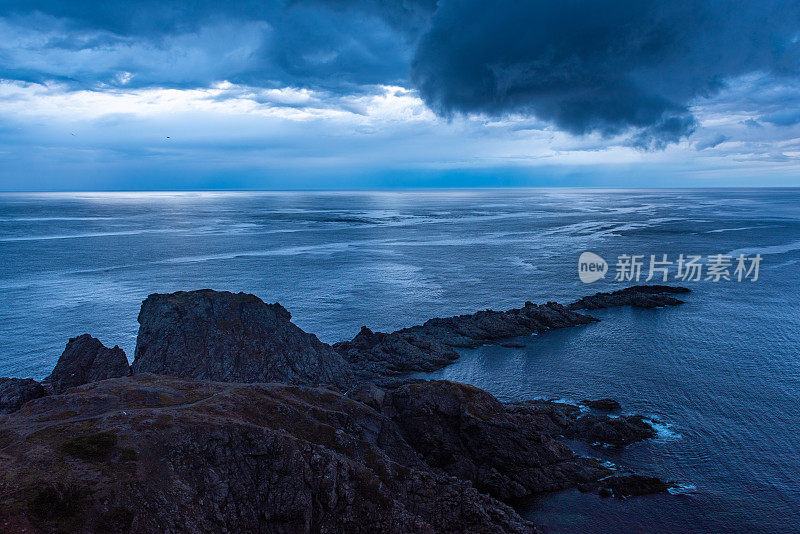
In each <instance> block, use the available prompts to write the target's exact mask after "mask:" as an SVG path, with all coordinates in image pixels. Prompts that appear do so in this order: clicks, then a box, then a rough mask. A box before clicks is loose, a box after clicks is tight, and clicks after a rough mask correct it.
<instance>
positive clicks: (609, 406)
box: [581, 399, 622, 412]
mask: <svg viewBox="0 0 800 534" xmlns="http://www.w3.org/2000/svg"><path fill="white" fill-rule="evenodd" d="M581 404H583V405H584V406H588V407H589V408H591V409H593V410H600V411H603V412H613V411H614V410H619V409H620V408H622V406H620V404H619V402H617V401H615V400H614V399H595V400H582V401H581Z"/></svg>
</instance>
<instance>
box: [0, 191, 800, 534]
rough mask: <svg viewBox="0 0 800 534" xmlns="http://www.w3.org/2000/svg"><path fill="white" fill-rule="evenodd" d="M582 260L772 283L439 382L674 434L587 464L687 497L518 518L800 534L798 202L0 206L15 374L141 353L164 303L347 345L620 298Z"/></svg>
mask: <svg viewBox="0 0 800 534" xmlns="http://www.w3.org/2000/svg"><path fill="white" fill-rule="evenodd" d="M585 250H591V251H593V252H596V253H598V254H599V255H601V256H603V257H604V258H606V259H607V260H608V261H609V262H610V263H612V271H613V263H614V262H615V261H616V259H617V256H618V255H620V254H642V255H645V257H646V258H649V255H650V254H656V255H659V256H660V255H662V254H667V255H668V259H673V260H674V259H677V256H678V255H679V254H681V253H683V254H685V255H689V254H699V255H702V256H708V255H711V254H718V253H722V254H728V253H733V255H734V256H737V255H738V254H739V253H743V254H745V255H754V254H756V253H760V254H761V255H762V257H763V260H762V263H761V269H760V273H759V280H758V281H756V282H750V281H743V282H736V281H730V282H725V281H720V282H716V283H715V282H713V281H704V280H701V281H698V282H690V283H686V284H684V285H688V286H689V287H691V288H692V289H693V290H694V293H692V294H691V295H689V296H688V297H687V299H686V300H687V303H686V304H685V305H683V306H680V307H677V308H669V309H659V310H646V311H643V310H633V309H618V310H604V311H601V312H596V315H597V316H598V317H600V318H601V319H602V322H601V323H598V324H594V325H591V326H587V327H579V328H574V329H568V330H560V331H553V332H549V333H545V334H542V335H540V336H534V337H530V338H526V339H524V340H521V341H522V342H523V343H524V344H525V348H518V349H509V348H500V347H483V348H479V349H475V350H469V351H464V353H463V356H462V358H461V360H459V361H458V362H457V363H455V364H454V365H452V366H450V367H448V368H446V369H444V370H441V371H439V372H436V373H433V374H432V376H434V377H443V378H448V379H453V380H459V381H465V382H470V383H473V384H475V385H478V386H480V387H482V388H485V389H487V390H489V391H491V392H492V393H494V394H495V395H497V396H498V397H500V398H502V399H515V400H516V399H525V398H533V397H545V398H563V399H571V400H576V399H581V398H585V397H600V396H610V397H614V398H616V399H619V400H620V401H621V402H622V403H623V405H624V408H625V409H626V410H628V411H632V412H640V413H644V414H648V415H650V416H651V417H653V418H655V419H657V420H658V421H660V422H661V435H660V437H659V439H657V440H653V441H649V442H646V443H642V444H638V445H635V446H632V447H630V448H627V449H625V450H622V451H609V450H597V449H592V448H588V447H587V448H585V449H583V452H585V453H586V454H590V455H593V456H598V457H602V458H605V459H608V460H610V461H612V462H614V463H615V464H618V465H621V466H625V467H629V468H634V469H637V470H639V471H641V472H646V473H652V474H656V475H659V476H662V477H665V478H668V479H671V480H675V481H677V482H679V483H680V484H682V488H683V489H682V491H681V492H680V494H677V495H662V496H652V497H641V498H635V499H630V500H626V501H617V500H602V499H600V498H599V497H596V496H593V495H582V494H580V493H578V492H577V491H567V492H562V493H558V494H555V495H552V496H546V497H543V498H539V499H536V500H532V501H530V502H527V503H523V504H521V505H520V506H521V508H520V509H521V511H522V512H523V513H524V514H525V515H526V516H527V517H530V518H532V519H533V520H534V521H536V522H537V523H538V524H540V525H542V527H543V528H544V529H545V530H546V531H549V532H664V531H670V532H740V531H749V532H791V531H795V532H796V531H800V302H799V301H798V288H800V269H798V267H800V191H799V190H707V191H706V190H686V191H647V190H641V191H622V190H540V189H536V190H503V191H446V192H364V193H359V192H356V193H354V192H347V193H344V192H342V193H186V194H173V193H162V194H138V193H136V194H133V193H130V194H129V193H124V194H123V193H120V194H111V193H108V194H101V193H80V194H45V195H0V258H2V261H1V262H0V376H1V375H11V376H32V377H34V378H42V377H44V376H45V375H47V374H48V373H49V371H50V370H51V369H52V367H53V365H54V364H55V362H56V360H57V358H58V356H59V354H60V352H61V351H62V350H63V347H64V345H65V343H66V341H67V339H68V338H69V337H72V336H75V335H78V334H81V333H83V332H89V333H92V334H94V335H95V336H97V337H99V338H100V339H101V340H102V341H103V342H104V343H106V344H107V345H114V344H119V345H120V346H122V347H123V348H124V349H125V350H126V352H127V353H128V354H129V356H132V353H133V348H134V345H135V338H136V332H137V322H136V315H137V313H138V309H139V305H140V303H141V301H142V299H144V298H145V297H146V296H147V295H148V294H149V293H152V292H167V291H175V290H179V289H196V288H203V287H210V288H215V289H228V290H233V291H240V290H241V291H247V292H251V293H255V294H257V295H259V296H260V297H262V298H263V299H264V300H266V301H269V302H272V301H279V302H281V303H282V304H284V305H285V306H286V307H287V308H288V309H289V310H290V311H291V312H292V313H293V314H294V320H295V321H296V322H297V324H299V325H300V326H301V327H302V328H304V329H306V330H308V331H311V332H315V333H317V334H318V335H319V336H320V338H321V339H323V340H324V341H328V342H334V341H337V340H341V339H345V338H350V337H352V336H353V335H354V334H355V333H356V332H357V331H358V328H359V327H360V326H361V325H362V324H366V325H369V326H370V327H372V328H373V329H376V330H393V329H396V328H400V327H403V326H409V325H412V324H416V323H419V322H422V321H424V320H425V319H427V318H429V317H433V316H442V315H452V314H455V313H465V312H472V311H475V310H478V309H483V308H494V309H505V308H510V307H516V306H519V305H521V304H522V303H523V302H524V301H525V300H531V301H534V302H543V301H547V300H558V301H562V302H567V301H569V300H571V299H574V298H577V297H579V296H582V295H585V294H590V293H593V292H595V291H600V290H608V289H614V288H619V287H622V286H623V284H621V283H617V282H614V281H613V280H609V279H607V280H605V281H599V282H595V283H594V284H591V285H585V284H583V283H582V282H580V281H579V279H578V275H577V259H578V256H579V255H580V253H581V252H583V251H585ZM646 268H647V265H645V274H646ZM612 277H613V272H612V273H611V274H610V276H609V278H612Z"/></svg>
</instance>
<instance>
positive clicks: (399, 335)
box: [333, 302, 597, 378]
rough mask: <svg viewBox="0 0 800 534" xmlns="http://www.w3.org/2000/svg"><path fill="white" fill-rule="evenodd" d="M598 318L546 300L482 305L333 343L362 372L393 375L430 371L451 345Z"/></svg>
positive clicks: (448, 357) (446, 360)
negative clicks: (473, 310)
mask: <svg viewBox="0 0 800 534" xmlns="http://www.w3.org/2000/svg"><path fill="white" fill-rule="evenodd" d="M595 321H597V319H595V318H594V317H589V316H588V315H582V314H580V313H576V312H574V311H570V310H568V309H567V308H565V307H564V306H562V305H560V304H558V303H555V302H548V303H547V304H543V305H541V306H540V305H536V304H533V303H531V302H526V303H525V306H523V307H522V308H518V309H512V310H508V311H504V312H501V311H493V310H485V311H480V312H477V313H473V314H469V315H457V316H454V317H447V318H436V319H430V320H428V321H426V322H425V323H424V324H422V325H419V326H412V327H410V328H403V329H402V330H397V331H395V332H392V333H383V332H372V331H371V330H369V329H368V328H366V327H363V328H362V329H361V332H359V333H358V334H357V335H356V337H354V338H353V339H352V340H351V341H343V342H340V343H336V344H334V345H333V348H334V350H336V351H337V352H338V353H339V354H341V355H342V356H343V357H344V358H345V359H347V361H348V362H350V364H351V365H352V366H353V368H354V371H355V372H356V373H357V374H358V375H360V376H364V377H373V378H374V377H378V376H386V375H393V374H397V373H400V372H404V371H432V370H435V369H440V368H442V367H444V366H446V365H448V364H450V363H452V362H453V361H454V360H456V359H457V358H458V353H457V352H456V351H455V349H456V348H464V347H477V346H480V345H484V344H486V343H496V342H498V341H499V340H502V339H507V338H511V337H517V336H528V335H531V334H533V333H538V332H543V331H545V330H548V329H550V328H565V327H569V326H577V325H582V324H589V323H592V322H595Z"/></svg>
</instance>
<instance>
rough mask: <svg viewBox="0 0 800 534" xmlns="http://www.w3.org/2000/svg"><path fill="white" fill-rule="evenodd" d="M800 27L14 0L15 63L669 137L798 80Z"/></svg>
mask: <svg viewBox="0 0 800 534" xmlns="http://www.w3.org/2000/svg"><path fill="white" fill-rule="evenodd" d="M798 35H800V0H762V1H759V2H753V1H752V0H684V1H679V2H676V1H674V0H672V1H667V0H637V1H633V0H560V1H552V0H531V1H527V2H519V1H513V0H495V1H492V2H487V1H484V0H439V1H438V2H437V1H436V0H396V1H391V0H262V1H230V2H218V1H212V0H194V1H192V2H186V1H183V0H181V1H179V0H140V1H137V2H131V1H122V0H104V1H100V0H81V1H79V0H6V1H5V2H3V3H2V7H0V78H6V79H13V80H24V81H33V82H44V81H49V80H56V81H59V82H62V83H66V84H67V86H69V87H73V88H92V89H100V90H103V88H111V89H114V88H118V87H132V88H136V87H151V86H156V87H179V88H186V87H208V86H210V85H212V84H214V83H216V82H219V81H221V80H228V81H231V82H233V83H237V84H244V85H247V86H250V87H260V88H279V87H285V86H294V87H309V88H314V89H321V90H323V91H325V92H326V94H330V95H332V98H336V97H337V95H339V96H341V95H345V94H352V93H358V92H368V91H371V90H372V89H371V86H374V85H375V84H396V85H405V86H407V87H408V86H413V87H415V88H417V89H418V90H419V93H420V95H421V96H422V98H423V99H424V101H425V102H426V104H427V105H428V106H429V107H430V108H431V109H433V110H434V111H435V112H437V113H438V114H440V115H442V116H445V117H450V116H453V115H457V114H471V113H481V114H486V115H489V116H501V117H502V116H505V115H509V114H514V115H515V116H519V115H525V116H528V117H535V118H537V119H540V120H544V121H547V122H549V123H551V124H554V125H555V126H556V127H557V128H559V129H562V130H564V131H567V132H570V133H573V134H586V133H591V132H599V133H600V134H603V135H619V134H626V135H628V136H629V141H628V143H629V144H633V145H635V146H638V147H642V148H663V147H664V146H666V145H667V144H669V143H673V142H676V141H679V140H680V139H681V138H683V137H685V136H687V135H689V134H690V133H691V132H692V131H693V130H694V129H695V128H696V126H697V120H696V118H695V117H694V115H693V113H692V110H691V108H692V104H693V102H694V101H695V100H696V99H697V98H699V97H704V96H708V95H713V94H715V93H716V92H717V91H719V90H720V89H722V88H725V86H726V83H728V81H729V80H731V79H735V78H736V77H739V76H742V75H745V74H747V73H752V72H758V73H761V74H762V75H764V76H766V77H767V78H768V79H775V80H781V82H780V83H784V84H786V83H789V84H795V83H797V80H798V74H799V69H800V42H799V39H798ZM767 78H765V79H767ZM761 115H763V116H761V120H763V121H765V122H769V123H772V124H785V125H791V124H794V123H795V122H797V121H798V119H796V117H798V114H797V112H796V111H783V110H774V109H770V110H769V111H765V112H764V113H763V114H761Z"/></svg>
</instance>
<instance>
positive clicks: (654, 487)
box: [600, 474, 674, 498]
mask: <svg viewBox="0 0 800 534" xmlns="http://www.w3.org/2000/svg"><path fill="white" fill-rule="evenodd" d="M673 486H674V484H671V483H669V482H664V481H663V480H661V479H660V478H658V477H648V476H644V475H636V474H622V475H614V476H610V477H608V478H604V479H603V480H602V481H600V491H601V492H604V493H606V494H608V495H610V494H613V495H614V496H615V497H618V498H623V497H631V496H640V495H651V494H653V493H666V492H667V491H668V490H669V489H670V488H671V487H673Z"/></svg>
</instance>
